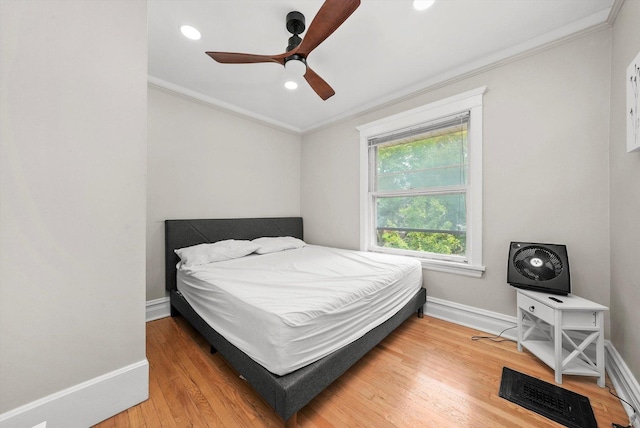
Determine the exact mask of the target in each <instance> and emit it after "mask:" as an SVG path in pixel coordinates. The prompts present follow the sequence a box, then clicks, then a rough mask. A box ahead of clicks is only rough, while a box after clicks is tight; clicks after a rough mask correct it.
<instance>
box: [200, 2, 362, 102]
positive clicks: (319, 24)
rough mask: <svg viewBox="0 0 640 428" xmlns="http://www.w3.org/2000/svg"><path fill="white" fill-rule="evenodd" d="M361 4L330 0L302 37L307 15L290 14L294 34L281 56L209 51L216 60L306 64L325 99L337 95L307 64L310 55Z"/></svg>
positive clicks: (306, 75) (310, 78)
mask: <svg viewBox="0 0 640 428" xmlns="http://www.w3.org/2000/svg"><path fill="white" fill-rule="evenodd" d="M358 6H360V0H326V1H325V2H324V4H323V5H322V6H321V7H320V10H319V11H318V13H317V14H316V16H315V18H313V21H311V25H309V30H308V31H307V34H306V35H305V36H304V39H301V38H300V36H299V34H301V33H302V32H303V31H304V30H305V19H304V15H303V14H302V13H300V12H290V13H288V14H287V30H288V31H289V32H290V33H291V34H293V36H291V37H290V38H289V45H288V46H287V51H286V52H285V53H282V54H279V55H255V54H247V53H236V52H207V55H209V56H210V57H211V58H213V59H214V60H216V61H218V62H220V63H223V64H251V63H259V62H275V63H278V64H280V65H283V66H285V67H287V68H289V67H288V66H287V63H290V64H289V65H290V66H298V67H299V66H300V65H303V66H304V67H305V71H304V78H305V80H306V81H307V83H309V85H310V86H311V88H312V89H313V90H314V91H315V92H316V93H317V94H318V95H319V96H320V98H322V99H323V100H326V99H328V98H329V97H331V96H333V95H334V94H335V91H334V90H333V88H331V86H329V84H328V83H327V82H325V81H324V79H322V77H320V76H318V74H316V72H314V71H313V70H312V69H311V67H309V64H308V63H307V57H308V55H309V54H310V53H311V51H313V50H314V49H315V48H317V47H318V45H320V43H322V42H323V41H324V40H325V39H326V38H327V37H329V36H330V35H331V34H332V33H333V32H334V31H336V30H337V29H338V27H340V25H342V23H343V22H344V21H346V19H347V18H348V17H349V16H351V14H352V13H353V12H354V11H355V10H356V9H357V8H358Z"/></svg>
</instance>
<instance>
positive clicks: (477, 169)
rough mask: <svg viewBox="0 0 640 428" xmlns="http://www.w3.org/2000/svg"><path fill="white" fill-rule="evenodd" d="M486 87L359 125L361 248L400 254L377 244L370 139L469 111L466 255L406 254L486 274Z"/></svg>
mask: <svg viewBox="0 0 640 428" xmlns="http://www.w3.org/2000/svg"><path fill="white" fill-rule="evenodd" d="M486 89H487V87H486V86H482V87H480V88H476V89H473V90H471V91H467V92H464V93H461V94H458V95H454V96H452V97H449V98H445V99H443V100H440V101H436V102H433V103H430V104H427V105H424V106H422V107H418V108H415V109H412V110H409V111H405V112H403V113H399V114H395V115H393V116H389V117H386V118H383V119H380V120H377V121H375V122H370V123H367V124H364V125H361V126H358V127H357V128H356V129H357V130H358V131H359V132H360V250H362V251H374V252H390V253H395V254H398V251H397V250H395V251H394V250H387V249H385V248H384V247H380V246H377V245H376V240H375V207H374V204H373V200H374V197H373V195H372V193H373V192H370V190H369V179H370V174H369V167H370V163H369V139H371V138H373V137H376V136H380V135H384V134H389V133H392V132H394V131H397V130H401V129H406V128H410V127H413V126H418V125H423V124H426V123H428V122H432V121H437V120H438V119H441V118H444V117H447V116H452V115H455V114H460V113H463V112H466V111H468V112H469V114H470V116H469V128H468V138H467V141H468V143H467V144H468V147H467V150H468V156H469V159H468V168H469V175H468V177H469V183H468V185H467V207H466V210H467V229H466V232H467V247H466V257H465V258H455V257H451V258H446V257H439V256H437V255H434V256H431V255H429V254H426V253H425V256H422V255H420V256H416V255H415V254H411V253H412V252H407V253H406V254H407V255H412V256H414V257H418V258H419V259H420V261H421V262H422V266H423V268H425V269H431V270H436V271H443V272H450V273H456V274H461V275H466V276H472V277H476V278H479V277H481V276H482V273H483V272H484V270H485V267H484V266H483V264H482V98H483V95H484V93H485V92H486ZM413 253H415V252H413Z"/></svg>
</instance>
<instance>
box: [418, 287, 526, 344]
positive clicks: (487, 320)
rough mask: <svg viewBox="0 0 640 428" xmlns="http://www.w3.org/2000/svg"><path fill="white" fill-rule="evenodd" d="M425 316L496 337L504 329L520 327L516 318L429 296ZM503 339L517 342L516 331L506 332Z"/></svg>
mask: <svg viewBox="0 0 640 428" xmlns="http://www.w3.org/2000/svg"><path fill="white" fill-rule="evenodd" d="M425 314H427V315H429V316H431V317H434V318H438V319H441V320H445V321H449V322H452V323H455V324H459V325H463V326H465V327H469V328H474V329H476V330H480V331H484V332H487V333H491V334H494V335H497V334H499V333H500V332H501V331H502V330H504V329H507V328H510V327H516V326H517V325H518V320H517V318H516V317H510V316H508V315H503V314H499V313H497V312H491V311H486V310H484V309H479V308H475V307H473V306H467V305H462V304H460V303H455V302H450V301H448V300H443V299H438V298H435V297H429V296H427V305H426V309H425ZM502 337H506V338H507V339H511V340H516V339H517V332H516V329H515V328H514V329H513V330H507V331H505V332H504V333H503V334H502Z"/></svg>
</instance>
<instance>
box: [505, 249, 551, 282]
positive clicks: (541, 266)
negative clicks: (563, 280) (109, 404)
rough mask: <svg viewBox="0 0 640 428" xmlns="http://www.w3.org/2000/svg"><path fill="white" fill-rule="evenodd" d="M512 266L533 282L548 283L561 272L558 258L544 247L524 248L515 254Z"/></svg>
mask: <svg viewBox="0 0 640 428" xmlns="http://www.w3.org/2000/svg"><path fill="white" fill-rule="evenodd" d="M513 264H514V266H515V268H516V270H517V271H518V272H520V274H521V275H523V276H525V277H526V278H529V279H531V280H534V281H548V280H550V279H553V278H556V277H557V276H558V275H560V273H561V272H562V269H563V265H562V260H560V256H558V255H557V254H556V253H554V252H553V251H551V250H549V249H548V248H544V247H536V246H531V247H525V248H522V249H521V250H519V251H518V252H516V253H515V255H514V256H513Z"/></svg>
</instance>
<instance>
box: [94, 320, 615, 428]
mask: <svg viewBox="0 0 640 428" xmlns="http://www.w3.org/2000/svg"><path fill="white" fill-rule="evenodd" d="M474 335H486V334H485V333H482V332H478V331H476V330H473V329H469V328H466V327H462V326H459V325H456V324H452V323H448V322H445V321H441V320H438V319H435V318H431V317H428V316H425V317H424V318H422V319H419V318H417V317H411V318H410V319H408V320H407V321H406V322H405V323H404V324H403V325H402V326H400V328H398V329H397V330H396V331H395V332H393V333H392V334H391V335H390V336H389V337H387V338H386V339H385V340H384V341H383V342H382V343H380V344H379V345H378V346H377V347H376V348H374V349H373V350H371V352H369V353H368V354H367V355H366V356H365V357H364V358H362V360H360V361H359V362H358V363H357V364H356V365H355V366H353V367H352V368H351V369H350V370H349V371H347V373H345V374H344V375H343V376H342V377H340V378H339V379H338V380H337V381H336V382H334V383H333V384H332V385H331V386H329V388H327V389H326V390H325V391H323V392H322V393H321V394H320V395H319V396H318V397H316V398H315V399H314V400H313V401H311V403H309V404H308V405H307V406H306V407H304V408H303V409H302V410H300V411H299V412H298V420H297V422H298V425H299V426H300V427H305V428H328V427H349V428H351V427H367V428H371V427H376V428H377V427H412V426H421V427H445V426H455V427H491V428H496V427H509V428H512V427H536V428H539V427H559V426H561V425H559V424H557V423H555V422H552V421H550V420H548V419H546V418H544V417H542V416H540V415H538V414H536V413H533V412H531V411H528V410H526V409H524V408H522V407H520V406H517V405H515V404H513V403H511V402H509V401H506V400H504V399H503V398H500V397H499V396H498V390H499V388H500V377H501V374H502V367H503V366H507V367H510V368H512V369H514V370H518V371H521V372H523V373H526V374H529V375H530V376H534V377H537V378H540V379H542V380H544V381H547V382H550V383H553V382H554V376H553V372H552V371H551V369H550V368H548V367H547V366H546V365H544V364H543V363H541V362H540V361H539V360H538V359H537V358H536V357H534V356H533V355H531V354H530V353H528V352H527V351H525V352H518V351H517V349H516V344H515V343H514V342H510V341H507V342H501V343H496V342H491V341H486V340H482V341H473V340H471V336H474ZM147 358H148V360H149V364H150V375H149V378H150V385H149V395H150V398H149V400H148V401H145V402H144V403H141V404H140V405H138V406H135V407H133V408H131V409H128V410H126V411H124V412H122V413H120V414H118V415H116V416H114V417H112V418H110V419H108V420H106V421H104V422H102V423H100V424H98V425H96V427H97V428H122V427H148V428H155V427H175V428H184V427H281V426H282V424H283V423H282V420H281V419H280V418H279V417H278V416H277V415H276V414H275V413H274V412H273V411H272V410H271V409H270V408H269V406H268V405H267V404H266V403H265V402H264V401H262V399H261V398H260V397H259V396H258V395H257V394H256V393H254V392H253V390H252V389H251V387H250V386H248V384H247V383H246V382H245V381H243V380H242V379H240V378H239V377H238V375H237V374H236V373H235V372H234V371H233V370H232V369H231V368H230V367H229V366H228V365H227V364H226V363H225V362H224V360H223V358H222V357H221V356H220V355H218V354H214V355H211V354H210V353H209V346H208V344H207V343H206V341H205V340H204V339H203V338H202V337H201V336H200V335H199V334H198V333H197V332H196V331H195V330H194V329H192V328H191V327H190V326H189V325H188V324H187V323H186V322H185V321H184V319H182V318H164V319H161V320H157V321H153V322H150V323H147ZM607 385H611V382H610V380H609V378H607ZM562 387H563V388H566V389H569V390H572V391H575V392H577V393H579V394H582V395H586V396H588V397H589V399H590V401H591V405H592V407H593V411H594V414H595V416H596V419H597V421H598V426H599V427H610V426H611V422H617V423H621V424H623V425H626V424H628V417H627V415H626V413H625V412H624V409H623V408H622V405H621V404H620V401H619V400H618V399H616V398H615V397H613V396H612V395H611V394H610V393H609V392H608V390H607V389H606V388H599V387H598V386H597V385H596V379H595V378H592V377H578V376H565V377H564V380H563V384H562Z"/></svg>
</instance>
